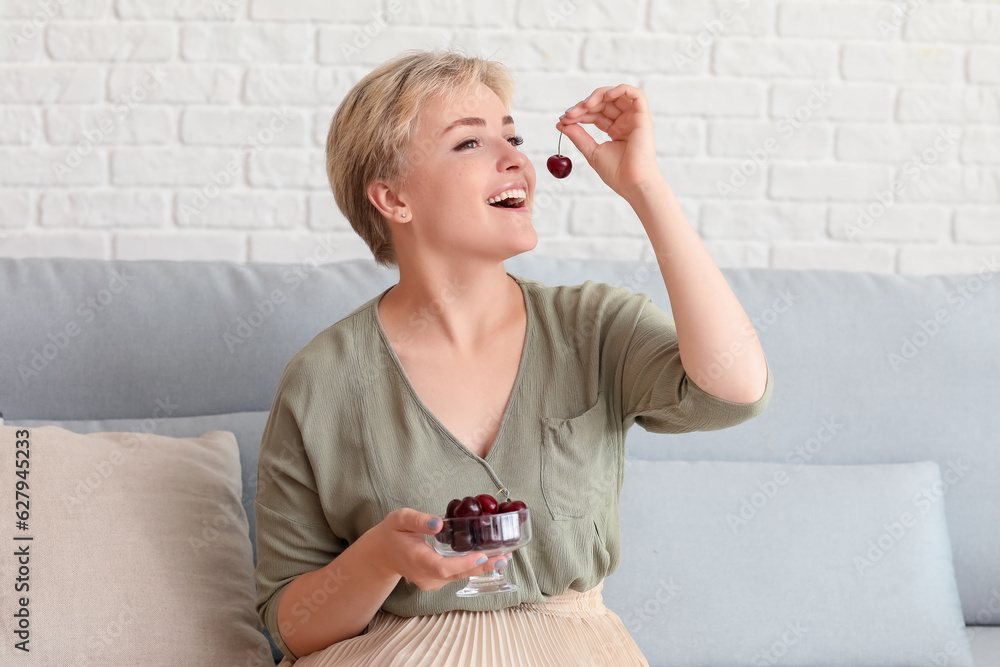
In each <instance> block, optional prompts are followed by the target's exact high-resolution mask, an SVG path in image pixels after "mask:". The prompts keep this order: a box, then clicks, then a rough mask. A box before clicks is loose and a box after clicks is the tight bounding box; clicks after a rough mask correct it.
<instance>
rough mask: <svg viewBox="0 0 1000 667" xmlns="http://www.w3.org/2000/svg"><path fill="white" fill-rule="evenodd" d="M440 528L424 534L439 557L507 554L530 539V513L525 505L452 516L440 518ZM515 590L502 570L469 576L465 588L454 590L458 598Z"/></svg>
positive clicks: (515, 587)
mask: <svg viewBox="0 0 1000 667" xmlns="http://www.w3.org/2000/svg"><path fill="white" fill-rule="evenodd" d="M441 523H442V525H441V530H440V531H438V532H437V533H435V534H433V535H425V536H424V537H425V538H426V540H427V543H428V544H430V545H431V546H432V547H434V550H435V551H437V552H438V553H439V554H441V555H442V556H464V555H465V554H467V553H469V552H470V551H477V552H480V553H483V554H485V555H486V557H487V558H490V557H492V556H499V555H501V554H506V553H511V552H513V551H514V550H515V549H520V548H521V547H523V546H524V545H525V544H527V543H528V542H530V541H531V512H530V510H528V509H527V508H524V509H519V510H517V511H515V512H504V513H503V514H483V515H481V516H469V517H452V518H450V519H441ZM516 590H518V587H517V586H516V585H515V584H512V583H511V582H509V581H507V578H506V577H505V576H504V570H503V569H500V570H491V571H490V572H488V573H486V574H477V575H473V576H471V577H469V583H468V585H466V587H465V588H463V589H462V590H460V591H458V592H457V593H455V595H457V596H459V597H475V596H478V595H489V594H492V593H510V592H512V591H516Z"/></svg>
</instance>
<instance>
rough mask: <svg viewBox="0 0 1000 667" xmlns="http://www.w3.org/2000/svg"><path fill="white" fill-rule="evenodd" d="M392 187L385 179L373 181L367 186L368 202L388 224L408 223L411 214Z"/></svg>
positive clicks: (411, 216) (411, 217)
mask: <svg viewBox="0 0 1000 667" xmlns="http://www.w3.org/2000/svg"><path fill="white" fill-rule="evenodd" d="M394 187H395V186H394V185H393V184H391V183H389V182H388V181H386V180H385V179H381V178H379V179H375V180H374V181H372V182H371V183H369V185H368V190H367V194H368V201H370V202H371V203H372V206H374V207H375V208H377V209H378V211H379V213H381V214H382V215H383V216H385V217H386V218H387V219H388V220H389V221H390V222H399V223H406V222H409V221H410V220H412V219H413V213H412V212H411V211H410V210H409V209H408V208H407V206H406V204H405V203H404V202H403V200H401V199H400V198H399V195H398V194H397V193H396V191H395V190H394V189H393V188H394Z"/></svg>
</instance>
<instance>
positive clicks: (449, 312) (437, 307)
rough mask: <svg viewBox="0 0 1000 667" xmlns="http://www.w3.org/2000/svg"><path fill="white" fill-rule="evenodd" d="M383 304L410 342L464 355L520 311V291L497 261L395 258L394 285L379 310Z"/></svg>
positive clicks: (521, 310) (522, 303)
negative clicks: (439, 344)
mask: <svg viewBox="0 0 1000 667" xmlns="http://www.w3.org/2000/svg"><path fill="white" fill-rule="evenodd" d="M387 302H388V303H387ZM383 305H385V307H386V309H387V310H388V312H390V313H392V314H393V317H394V318H395V320H396V322H397V324H398V325H399V326H400V327H401V328H402V329H403V330H405V331H407V332H409V333H410V337H411V338H419V339H421V340H437V341H438V342H445V343H446V344H448V345H450V346H453V347H455V348H458V349H466V350H467V349H471V348H474V347H476V346H477V345H478V344H479V343H480V342H481V341H482V340H483V339H484V338H485V337H488V336H490V335H491V334H493V333H495V332H496V331H498V330H499V329H501V328H502V327H503V326H504V325H506V324H509V323H510V322H511V319H512V318H514V317H516V316H518V315H520V314H522V313H523V312H524V308H525V306H524V302H523V298H522V294H521V288H520V286H519V285H517V283H516V282H515V281H514V280H513V279H511V277H510V276H508V275H507V272H506V269H505V268H504V265H503V262H496V263H488V262H483V261H482V259H476V260H469V261H465V262H455V261H445V262H434V263H430V262H424V263H415V262H414V263H410V262H407V261H406V260H404V259H402V258H400V262H399V283H397V284H396V285H395V286H394V287H392V288H391V289H390V290H389V292H388V293H387V294H386V295H385V297H383V299H382V302H380V304H379V306H380V310H381V309H382V306H383Z"/></svg>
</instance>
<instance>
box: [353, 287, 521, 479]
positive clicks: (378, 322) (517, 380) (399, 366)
mask: <svg viewBox="0 0 1000 667" xmlns="http://www.w3.org/2000/svg"><path fill="white" fill-rule="evenodd" d="M506 273H507V275H508V276H510V277H511V278H512V279H513V280H514V282H516V283H517V286H518V287H520V288H521V295H522V296H523V297H524V309H525V332H524V344H523V346H522V348H521V360H520V361H519V362H518V365H517V373H516V374H515V376H514V384H513V386H512V387H511V390H510V396H508V397H507V405H506V406H505V407H504V411H503V417H501V418H500V426H499V427H498V428H497V434H496V437H495V438H494V439H493V443H492V444H491V445H490V450H489V451H488V452H486V456H485V457H481V456H479V455H478V454H476V453H475V452H473V451H472V450H471V449H469V448H468V447H466V446H465V444H463V443H462V441H461V440H459V439H458V438H457V437H456V436H455V434H454V433H452V432H451V431H450V430H449V429H448V427H447V426H445V425H444V423H443V422H442V421H441V420H440V419H438V418H437V416H436V415H435V414H434V413H433V412H431V410H430V408H428V407H427V405H426V404H425V403H424V401H423V400H422V399H421V398H420V395H419V394H417V390H416V389H414V387H413V383H412V382H410V378H409V376H408V375H407V374H406V369H404V368H403V363H402V362H401V361H400V360H399V357H398V356H396V350H394V349H393V347H392V343H391V342H390V341H389V335H388V334H387V333H386V332H385V328H384V327H383V326H382V319H381V318H380V317H379V314H378V304H379V302H380V301H382V297H384V296H385V295H386V293H387V292H388V291H389V290H391V289H392V288H393V287H395V285H392V286H390V287H387V288H386V289H385V291H384V292H382V293H381V294H380V295H378V297H376V298H375V299H374V302H375V303H374V305H373V306H372V314H373V317H372V319H373V321H374V322H375V328H376V329H377V330H378V333H379V337H380V338H381V339H382V344H383V345H384V346H385V348H386V350H387V351H388V352H389V356H390V357H391V358H392V361H393V363H394V364H395V365H396V370H397V371H399V375H400V377H402V378H403V382H404V383H405V384H406V388H407V391H408V392H409V394H410V397H411V398H413V400H414V401H415V402H416V404H417V405H418V406H419V407H420V410H421V411H422V412H423V413H424V415H425V416H426V417H427V418H428V419H429V420H430V421H431V423H432V424H434V426H435V427H436V428H437V429H438V430H440V431H441V432H442V433H444V434H445V435H447V436H448V439H449V440H451V441H452V443H453V444H455V445H456V446H457V447H459V449H461V451H462V452H463V453H465V454H466V455H468V456H471V457H473V458H474V459H476V460H478V461H484V462H489V461H490V460H492V459H493V458H495V457H494V456H493V453H494V452H495V451H496V450H497V447H498V446H499V445H500V443H501V440H502V438H503V434H504V427H505V426H506V424H507V420H508V419H509V417H510V413H511V406H512V405H513V403H514V400H515V399H516V397H517V394H518V393H519V392H520V388H521V384H522V383H523V376H524V373H525V359H527V357H528V345H529V344H530V342H531V332H532V328H533V327H532V320H533V317H532V316H533V313H532V308H531V299H530V298H529V297H528V290H527V288H526V287H525V285H524V282H523V281H522V280H521V279H520V278H518V277H517V276H515V275H513V274H512V273H510V272H506Z"/></svg>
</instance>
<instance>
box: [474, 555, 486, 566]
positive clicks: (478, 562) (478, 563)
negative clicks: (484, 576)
mask: <svg viewBox="0 0 1000 667" xmlns="http://www.w3.org/2000/svg"><path fill="white" fill-rule="evenodd" d="M487 560H489V559H488V558H486V556H480V557H479V560H477V561H476V565H482V564H483V563H485V562H486V561H487Z"/></svg>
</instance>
